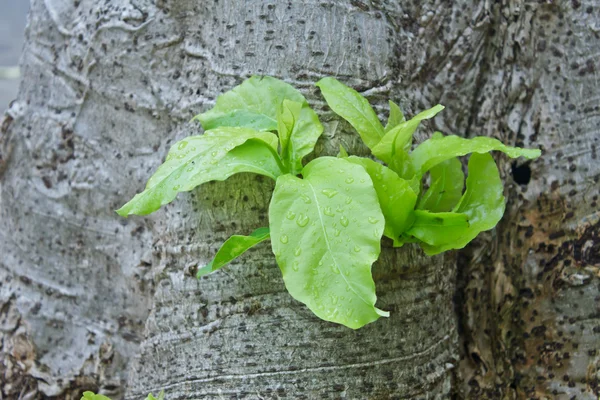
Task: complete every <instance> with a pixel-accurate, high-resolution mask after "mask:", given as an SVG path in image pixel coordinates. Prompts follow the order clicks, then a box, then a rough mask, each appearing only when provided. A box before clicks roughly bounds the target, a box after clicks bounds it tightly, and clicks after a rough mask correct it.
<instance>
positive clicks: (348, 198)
mask: <svg viewBox="0 0 600 400" xmlns="http://www.w3.org/2000/svg"><path fill="white" fill-rule="evenodd" d="M350 203H352V197H350V196H348V197H346V204H350Z"/></svg>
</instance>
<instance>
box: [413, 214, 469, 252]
mask: <svg viewBox="0 0 600 400" xmlns="http://www.w3.org/2000/svg"><path fill="white" fill-rule="evenodd" d="M414 216H415V222H414V224H413V225H412V226H411V227H410V229H409V230H408V232H407V233H408V234H409V235H412V236H414V237H416V238H417V239H419V240H421V241H423V242H425V243H426V244H428V245H431V246H443V245H446V244H448V243H452V242H453V241H454V238H455V237H456V236H457V235H459V234H460V233H461V232H463V231H464V230H465V228H468V227H469V221H468V217H467V215H466V214H461V213H454V212H442V213H432V212H429V211H425V210H416V211H415V212H414Z"/></svg>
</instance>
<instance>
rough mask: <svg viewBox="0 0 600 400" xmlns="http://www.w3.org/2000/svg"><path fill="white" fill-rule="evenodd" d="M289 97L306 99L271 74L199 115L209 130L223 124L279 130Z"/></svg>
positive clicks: (223, 97) (238, 88) (249, 82)
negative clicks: (283, 108) (278, 116)
mask: <svg viewBox="0 0 600 400" xmlns="http://www.w3.org/2000/svg"><path fill="white" fill-rule="evenodd" d="M285 99H288V100H291V101H295V102H298V103H301V104H302V103H304V102H306V100H305V98H304V96H302V94H301V93H300V92H299V91H298V90H296V89H294V87H292V86H291V85H289V84H287V83H285V82H283V81H280V80H279V79H275V78H271V77H268V76H264V77H261V76H253V77H251V78H249V79H247V80H245V81H244V82H243V83H242V84H241V85H239V86H236V87H234V88H233V89H231V90H230V91H228V92H225V93H223V94H222V95H220V96H219V97H218V98H217V102H216V104H215V106H214V107H213V108H212V109H210V110H209V111H207V112H205V113H202V114H200V115H197V116H196V117H195V118H194V119H197V120H199V121H200V122H201V123H202V126H203V127H204V129H205V130H209V129H213V128H217V127H220V126H236V127H245V128H252V129H256V130H259V131H276V130H277V113H278V111H279V109H280V107H281V104H282V103H283V101H284V100H285Z"/></svg>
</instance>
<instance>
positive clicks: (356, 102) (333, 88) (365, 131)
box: [317, 78, 384, 148]
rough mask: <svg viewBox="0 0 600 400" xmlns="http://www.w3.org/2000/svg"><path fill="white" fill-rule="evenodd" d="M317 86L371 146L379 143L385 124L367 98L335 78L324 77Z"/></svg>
mask: <svg viewBox="0 0 600 400" xmlns="http://www.w3.org/2000/svg"><path fill="white" fill-rule="evenodd" d="M317 86H318V87H319V88H320V89H321V93H322V94H323V97H325V100H327V104H328V105H329V107H331V109H332V110H333V111H334V112H335V113H336V114H338V115H339V116H340V117H342V118H344V119H345V120H346V121H348V122H349V123H350V125H352V127H354V129H356V131H357V132H358V134H359V135H360V137H361V138H362V140H363V142H365V144H366V145H367V146H368V147H369V148H373V146H375V145H376V144H377V143H379V141H380V140H381V138H382V137H383V134H384V129H383V125H381V122H380V121H379V118H377V114H375V111H373V108H372V107H371V105H370V104H369V102H368V101H367V99H365V98H364V97H363V96H361V95H360V93H358V92H357V91H356V90H354V89H351V88H349V87H348V86H346V85H343V84H342V83H340V82H338V81H337V80H336V79H333V78H323V79H321V80H320V81H319V82H317Z"/></svg>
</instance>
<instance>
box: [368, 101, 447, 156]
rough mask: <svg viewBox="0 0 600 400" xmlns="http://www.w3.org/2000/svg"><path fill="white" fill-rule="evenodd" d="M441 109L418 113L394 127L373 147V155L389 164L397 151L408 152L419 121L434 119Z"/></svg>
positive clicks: (439, 106)
mask: <svg viewBox="0 0 600 400" xmlns="http://www.w3.org/2000/svg"><path fill="white" fill-rule="evenodd" d="M443 109H444V106H442V105H440V104H438V105H437V106H435V107H433V108H430V109H429V110H425V111H423V112H420V113H419V114H417V115H415V116H414V117H413V118H411V119H410V120H408V121H406V122H403V123H401V124H399V125H396V126H395V127H394V128H393V129H391V130H390V131H389V132H387V133H386V134H385V136H384V137H383V138H382V139H381V141H379V143H377V145H376V146H375V147H373V154H374V155H375V156H376V157H377V158H379V159H380V160H382V161H384V162H386V163H388V164H389V163H390V162H391V160H392V159H393V158H394V156H395V154H396V151H397V150H398V151H399V149H403V150H404V151H407V152H408V151H409V150H410V146H411V145H412V138H413V134H414V133H415V131H416V130H417V128H418V126H419V124H420V123H421V121H423V120H425V119H430V118H433V117H435V115H436V114H437V113H439V112H440V111H442V110H443Z"/></svg>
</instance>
